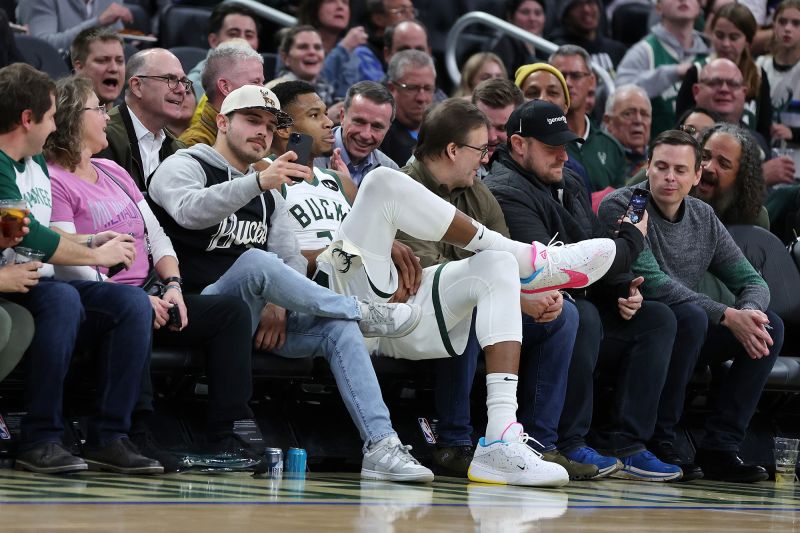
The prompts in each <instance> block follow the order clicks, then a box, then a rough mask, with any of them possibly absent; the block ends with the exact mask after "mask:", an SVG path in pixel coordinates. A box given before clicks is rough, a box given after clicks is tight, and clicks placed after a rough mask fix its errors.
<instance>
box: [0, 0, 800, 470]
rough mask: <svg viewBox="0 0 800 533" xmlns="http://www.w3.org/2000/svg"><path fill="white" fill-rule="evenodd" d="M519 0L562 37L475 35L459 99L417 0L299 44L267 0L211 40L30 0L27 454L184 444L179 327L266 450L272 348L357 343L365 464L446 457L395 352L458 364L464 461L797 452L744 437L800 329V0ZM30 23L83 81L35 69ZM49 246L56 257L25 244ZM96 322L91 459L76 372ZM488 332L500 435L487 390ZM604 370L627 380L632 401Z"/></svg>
mask: <svg viewBox="0 0 800 533" xmlns="http://www.w3.org/2000/svg"><path fill="white" fill-rule="evenodd" d="M497 1H498V2H501V0H497ZM501 3H502V4H503V6H502V9H501V10H498V11H502V12H503V13H504V16H505V19H506V21H508V22H510V23H512V24H514V25H516V26H518V27H520V28H522V29H524V30H526V31H528V32H530V33H531V34H533V35H536V36H538V37H544V38H547V39H548V40H550V41H552V42H554V43H556V44H557V45H558V47H557V49H556V50H555V52H553V53H550V54H547V53H543V52H542V50H541V49H540V48H541V47H539V48H537V47H536V46H533V45H530V44H529V43H526V42H523V41H521V40H519V39H515V38H513V37H511V36H509V35H504V34H502V33H501V34H498V35H496V36H495V37H494V38H491V39H488V40H486V41H484V45H485V46H484V49H481V50H479V51H478V52H477V53H475V54H474V55H472V56H471V57H465V58H463V60H462V65H461V68H462V70H461V80H460V83H458V84H457V86H456V87H455V88H454V89H453V91H452V96H451V97H448V96H447V94H446V92H445V89H447V84H446V83H445V82H444V80H443V79H442V72H441V69H439V68H437V67H438V66H439V65H440V64H441V62H440V59H441V58H438V57H436V56H435V55H434V54H433V52H432V49H431V46H430V42H432V39H431V37H432V34H431V33H430V30H429V28H427V27H426V25H425V24H424V22H423V21H421V20H420V19H419V15H420V14H419V13H418V12H417V10H416V9H415V7H414V5H413V3H412V1H411V0H366V2H362V3H361V4H363V5H361V4H359V7H360V8H361V9H358V10H355V9H354V8H355V5H351V4H350V2H349V1H348V0H303V1H302V2H301V3H300V5H299V7H298V8H297V9H296V11H295V12H293V13H292V14H294V15H296V16H297V20H298V23H297V25H296V26H294V27H289V28H284V29H282V30H280V31H279V32H276V34H275V35H270V36H269V37H270V38H271V39H273V41H274V42H273V43H265V42H264V41H265V39H264V38H263V29H264V25H265V21H264V20H262V19H261V18H260V17H259V16H258V14H257V13H255V12H253V11H251V10H250V9H248V8H246V7H243V6H240V5H237V4H235V3H225V4H219V5H217V6H216V7H215V8H214V9H213V11H209V19H208V27H207V28H205V38H206V39H207V43H208V48H209V49H208V51H207V53H206V55H205V57H202V56H201V58H198V59H200V60H199V62H198V60H197V59H195V60H194V61H192V64H185V63H184V64H182V58H183V56H181V55H180V52H179V51H178V50H168V49H165V48H161V47H158V46H149V45H148V44H147V43H138V46H140V48H141V49H139V50H132V51H130V53H129V50H128V47H129V46H130V45H129V44H126V41H125V40H123V37H122V36H121V34H120V33H118V31H119V30H120V29H122V28H123V27H126V26H130V25H131V24H132V23H133V21H134V16H133V13H132V12H131V10H130V9H129V8H128V7H126V6H125V5H124V4H123V3H117V2H112V1H111V0H93V1H91V2H82V1H81V0H69V1H64V2H56V1H55V0H26V1H22V2H20V4H19V7H18V9H17V11H16V13H9V14H6V13H5V12H3V11H1V10H0V27H2V31H3V33H2V34H0V40H2V42H3V43H7V46H6V44H4V45H3V47H2V53H0V67H3V68H1V69H0V200H6V199H8V200H19V199H23V200H25V201H26V202H27V211H26V216H25V218H24V223H23V224H22V225H21V226H20V227H19V229H15V230H13V231H12V230H10V229H9V230H6V229H4V230H3V231H4V232H5V233H3V235H2V236H0V247H2V249H3V255H2V262H3V264H2V265H1V266H0V293H1V294H2V296H3V298H2V299H0V379H3V378H5V377H6V376H7V375H8V374H9V373H11V372H12V371H14V368H15V367H16V368H17V372H19V373H20V374H21V375H22V377H23V381H24V383H25V385H24V386H25V404H26V405H25V411H26V415H25V416H24V417H23V419H22V424H21V435H20V447H19V452H18V454H17V457H16V464H17V466H18V467H19V468H22V469H27V470H31V471H34V472H40V473H64V472H73V471H78V470H85V469H87V468H98V469H105V470H111V471H115V472H120V473H126V474H156V473H161V472H163V471H175V470H178V469H180V468H181V466H180V464H179V463H178V462H177V461H176V460H175V457H174V456H173V455H171V454H170V453H168V452H166V451H164V450H163V449H161V448H160V447H159V446H158V443H157V440H154V439H153V435H152V428H151V424H150V420H151V418H152V413H153V411H154V409H155V408H156V406H155V405H154V401H153V398H154V391H153V385H152V383H151V379H150V366H149V359H150V352H151V349H152V347H153V346H155V347H156V348H160V347H186V348H190V349H194V350H198V351H200V352H202V353H203V354H204V363H205V374H206V376H207V377H208V384H209V394H208V414H207V421H208V422H207V424H208V426H207V441H208V445H209V447H210V448H211V449H212V450H213V451H215V452H234V453H239V454H242V455H244V456H246V457H248V458H251V459H253V460H254V461H255V462H257V461H258V454H257V453H256V451H255V450H253V449H251V447H250V446H251V445H250V444H249V443H247V442H245V441H243V440H242V439H241V438H240V437H239V436H238V435H237V434H236V432H235V431H234V426H235V422H236V421H237V420H241V419H247V418H252V417H253V412H252V410H251V408H250V406H249V405H248V402H249V400H250V397H251V395H252V383H251V382H252V369H251V357H252V352H253V350H256V351H265V352H271V353H273V354H276V355H279V356H282V357H288V358H299V357H323V358H325V359H326V360H327V361H328V363H329V364H330V368H331V372H332V374H333V377H334V379H335V382H336V385H337V387H338V389H339V391H340V394H341V396H342V399H343V401H344V404H345V406H346V407H347V409H348V412H349V413H350V415H351V418H352V420H353V423H354V425H355V426H356V428H357V429H358V431H359V434H360V437H361V440H362V442H363V449H362V451H363V454H364V457H363V463H362V471H361V474H362V477H365V478H369V479H387V480H393V481H416V482H426V481H430V480H431V479H433V472H432V471H431V470H430V469H429V468H427V467H426V466H423V465H422V464H420V463H419V462H418V461H417V460H416V459H415V458H414V457H413V456H412V455H411V453H410V447H408V446H406V445H404V444H403V443H402V442H401V441H400V439H399V437H398V435H397V433H396V432H395V430H394V429H393V426H392V423H391V420H390V413H389V408H388V407H387V406H386V404H385V403H384V402H383V399H382V396H381V391H380V387H379V386H378V381H377V379H376V376H375V372H374V370H373V368H372V363H371V360H370V356H373V357H374V356H383V357H395V358H400V359H410V360H417V359H436V360H437V361H436V364H435V366H434V369H435V377H436V382H435V394H434V398H435V402H434V405H432V406H431V409H433V410H435V412H436V416H437V419H438V421H439V423H438V426H437V437H438V442H437V448H436V451H435V453H434V454H433V462H434V463H435V465H428V466H435V467H436V469H437V470H438V471H439V472H443V473H446V474H449V475H455V476H460V477H469V478H470V479H472V480H473V481H484V482H502V483H509V484H520V485H538V486H558V485H562V484H564V483H566V482H567V481H568V480H589V479H597V478H603V477H615V478H620V479H634V480H642V481H661V482H664V481H679V480H683V481H689V480H692V479H697V478H700V477H703V476H705V477H707V478H711V479H718V480H724V481H734V482H754V481H759V480H763V479H766V477H767V475H768V474H767V471H766V470H765V469H764V468H763V467H762V466H758V465H752V464H748V463H746V462H744V461H742V460H741V459H740V457H739V449H740V446H741V444H742V442H743V440H744V438H745V434H746V432H747V429H748V425H749V423H750V420H751V418H752V417H753V415H754V413H755V412H756V409H757V406H758V402H759V399H760V398H761V394H762V391H763V389H764V386H765V384H766V382H767V378H768V377H769V375H770V372H771V370H772V367H773V365H774V364H775V361H776V359H777V357H778V356H779V355H780V354H781V350H782V348H783V346H784V332H785V331H787V332H788V331H789V326H791V325H794V324H798V325H800V304H797V303H796V300H797V296H798V294H800V272H799V271H798V268H797V267H796V266H795V265H794V263H793V261H792V258H791V256H790V254H789V252H787V250H786V248H785V245H786V244H787V243H788V242H789V241H791V239H792V235H793V232H794V230H797V229H798V228H799V227H800V184H798V182H797V180H798V179H800V170H799V169H798V168H797V164H798V157H797V155H798V154H800V97H799V96H798V95H797V94H796V93H797V91H798V87H800V0H783V1H781V2H773V1H769V2H768V1H766V0H765V1H762V2H757V1H751V2H733V3H732V2H723V1H720V0H717V1H713V0H711V1H708V2H706V1H701V0H655V1H654V2H653V5H652V12H651V17H650V24H651V25H650V27H649V30H648V31H647V32H646V34H644V35H643V37H642V39H641V40H639V41H638V42H637V43H635V44H633V46H630V47H627V46H626V45H624V44H622V43H621V42H619V41H617V40H615V39H614V38H612V35H611V33H610V32H609V30H608V28H609V27H610V24H609V19H610V18H611V16H612V15H613V12H614V9H613V8H615V7H616V6H614V2H601V0H575V1H564V2H551V1H546V0H522V1H520V0H505V1H502V2H501ZM160 4H161V3H159V5H160ZM160 7H162V9H163V8H164V7H165V6H160ZM167 7H168V6H167ZM356 11H358V15H363V17H362V18H361V19H358V20H357V19H355V18H354V17H353V14H354V13H356ZM164 12H165V11H161V13H164ZM157 14H158V13H156V15H157ZM9 15H10V17H9ZM9 18H15V19H16V20H17V22H18V23H19V24H21V25H23V26H22V28H23V29H24V30H25V31H27V32H28V33H29V34H30V35H32V36H34V37H39V38H41V39H43V40H44V41H46V42H47V43H49V44H50V45H51V46H52V47H53V49H54V53H56V54H61V55H63V57H64V58H68V59H67V61H68V62H69V65H71V68H72V70H73V74H72V75H70V76H67V77H64V78H61V79H59V80H53V79H51V78H50V77H49V76H48V75H47V74H44V73H42V72H40V71H37V70H36V69H34V68H33V67H31V66H29V65H25V64H24V63H22V62H21V60H22V59H23V57H24V54H21V53H20V50H18V49H17V48H16V47H15V46H14V38H13V35H11V33H10V32H11V30H10V26H8V19H9ZM152 27H153V28H155V27H156V26H152ZM185 31H187V32H200V31H202V30H200V29H198V28H186V29H185ZM270 46H274V48H272V50H275V63H271V62H266V63H265V56H264V55H262V53H261V51H265V50H266V49H268V48H269V47H270ZM60 57H61V56H60ZM195 63H196V64H195ZM6 65H8V66H6ZM273 67H274V68H273ZM598 69H602V70H605V71H606V72H608V74H609V76H610V79H612V80H613V81H614V84H615V85H614V86H613V87H609V86H606V85H604V83H603V82H602V81H601V80H602V78H601V77H600V76H598V74H597V72H598ZM303 147H304V148H305V149H306V152H307V153H305V154H302V152H303V150H301V148H303ZM300 155H305V156H306V157H307V158H308V159H307V160H306V161H298V156H300ZM641 190H644V191H646V194H647V195H648V196H649V203H648V205H647V208H646V210H645V211H644V214H643V215H641V218H639V219H632V218H631V216H630V215H631V212H630V211H629V210H628V204H629V202H630V201H631V197H632V195H634V194H640V192H636V191H641ZM5 227H6V226H5V225H4V228H5ZM531 242H532V243H533V244H532V245H531V244H529V243H531ZM523 243H525V244H523ZM19 247H27V248H34V249H37V250H40V251H41V252H42V253H43V260H42V261H41V262H40V261H37V260H34V261H31V262H27V263H19V264H15V251H14V249H15V248H19ZM17 253H21V252H20V251H19V250H17ZM179 259H180V263H179ZM518 280H519V283H518ZM595 282H596V283H595ZM88 348H91V349H92V352H93V354H94V357H95V363H94V364H95V366H96V368H98V369H99V371H98V380H97V400H96V404H95V412H94V413H93V415H92V417H91V418H90V419H89V422H88V434H87V439H86V444H85V446H83V447H82V450H81V451H82V453H81V456H80V457H79V456H76V455H73V454H72V453H70V451H69V450H68V449H67V448H65V447H64V444H63V442H62V436H63V433H64V415H63V407H62V401H63V400H62V398H63V394H64V380H65V376H66V374H67V371H68V370H69V369H70V363H71V359H72V356H73V353H76V352H81V351H85V350H86V349H88ZM480 358H484V359H485V368H486V376H485V378H486V390H487V402H486V403H487V414H488V424H487V427H486V428H485V431H484V428H474V427H473V426H472V421H471V415H470V392H471V389H472V385H473V381H474V378H475V374H476V372H477V369H478V368H479V365H478V361H479V360H480ZM725 361H731V364H730V366H729V367H728V368H727V369H726V368H725V367H723V366H722V363H723V362H725ZM707 366H710V367H711V368H712V374H714V376H715V380H716V382H717V387H716V391H715V394H714V395H713V397H712V398H711V399H709V405H708V407H709V415H708V417H707V418H706V421H705V428H704V429H705V431H704V433H703V435H702V438H700V439H698V440H697V441H696V442H694V443H693V444H694V448H695V449H693V450H692V453H690V454H689V453H686V449H685V448H683V447H681V446H679V445H678V444H679V443H678V441H679V439H678V433H679V428H680V422H681V417H682V414H683V412H684V408H685V403H686V395H687V389H688V387H689V383H690V381H691V379H692V376H693V375H694V373H695V371H696V370H697V369H698V368H705V367H707ZM721 369H722V370H721ZM598 375H600V376H605V377H607V378H608V377H609V376H610V378H608V379H606V380H605V383H606V384H609V385H610V386H611V387H612V388H613V390H614V393H613V398H612V401H611V406H610V409H609V413H604V415H603V417H602V419H603V423H602V425H600V424H596V423H595V420H596V419H597V418H598V417H597V416H595V415H597V414H599V413H596V412H595V411H596V410H598V409H599V405H596V402H595V398H596V394H595V392H594V391H595V385H596V380H597V376H598ZM518 381H519V388H518V385H517V382H518ZM525 430H527V433H526V432H525ZM476 437H480V438H479V439H476ZM515 463H516V465H515ZM509 464H510V465H511V467H509V466H508V465H509ZM519 465H522V466H519ZM517 467H518V468H519V469H520V470H521V471H515V470H509V468H515V469H516V468H517Z"/></svg>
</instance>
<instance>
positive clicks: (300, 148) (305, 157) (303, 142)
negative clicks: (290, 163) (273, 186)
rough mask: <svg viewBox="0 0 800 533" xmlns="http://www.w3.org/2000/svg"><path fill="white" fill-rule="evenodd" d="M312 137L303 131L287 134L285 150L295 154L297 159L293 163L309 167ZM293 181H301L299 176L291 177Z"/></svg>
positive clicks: (310, 163)
mask: <svg viewBox="0 0 800 533" xmlns="http://www.w3.org/2000/svg"><path fill="white" fill-rule="evenodd" d="M313 142H314V139H313V138H312V137H311V136H310V135H306V134H305V133H291V134H290V135H289V142H288V144H287V145H286V151H287V152H288V151H292V152H294V153H296V154H297V159H295V160H294V163H297V164H298V165H305V166H307V167H308V168H311V165H312V161H311V145H312V144H313ZM292 179H293V180H294V181H298V182H299V181H303V180H302V179H300V178H292Z"/></svg>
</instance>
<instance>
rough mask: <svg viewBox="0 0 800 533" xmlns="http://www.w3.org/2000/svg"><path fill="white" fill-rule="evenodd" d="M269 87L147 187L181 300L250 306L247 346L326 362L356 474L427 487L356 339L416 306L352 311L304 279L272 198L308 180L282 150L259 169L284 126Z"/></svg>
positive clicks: (226, 114)
mask: <svg viewBox="0 0 800 533" xmlns="http://www.w3.org/2000/svg"><path fill="white" fill-rule="evenodd" d="M288 121H289V117H288V116H287V115H286V113H284V112H283V111H281V103H280V101H279V100H278V98H277V97H276V96H275V94H274V93H273V92H272V91H270V90H269V89H267V88H265V87H262V86H258V85H244V86H242V87H240V88H238V89H236V90H234V91H233V92H231V93H230V94H229V95H228V96H227V97H226V98H225V100H224V101H223V102H222V106H221V108H220V113H219V114H218V115H217V116H216V125H217V128H218V132H217V139H216V142H215V143H214V146H208V145H205V144H202V143H201V144H197V145H195V146H193V147H191V148H189V149H186V150H179V151H178V152H177V153H176V154H175V155H173V156H171V157H169V158H167V159H166V160H165V161H164V162H163V163H162V164H161V166H159V168H158V170H156V173H155V175H154V176H153V180H152V181H151V183H150V198H151V199H152V201H153V202H154V205H153V212H154V213H155V214H156V216H157V217H158V218H159V221H160V222H161V224H162V226H163V227H164V230H165V231H166V232H167V234H168V235H169V237H170V239H171V240H172V243H173V247H174V248H175V251H176V252H177V253H178V255H179V256H180V257H181V258H183V261H182V263H181V273H182V275H183V286H184V290H185V291H197V292H201V293H202V294H233V295H236V296H240V297H241V298H242V299H244V300H245V302H246V303H247V304H248V306H249V307H250V311H251V319H252V331H253V334H254V339H253V341H254V346H255V348H256V349H258V350H268V351H270V352H272V353H275V354H276V355H279V356H282V357H290V358H293V357H311V356H321V357H325V359H326V360H328V362H329V363H330V368H331V372H332V373H333V376H334V378H335V380H336V383H337V386H338V387H339V391H340V393H341V395H342V399H343V401H344V403H345V406H346V407H347V409H348V412H349V413H350V415H351V417H352V419H353V422H354V423H355V425H356V426H357V428H358V430H359V433H360V435H361V438H362V441H363V443H364V446H363V451H364V464H365V468H364V470H362V476H363V477H365V478H368V479H379V480H387V481H414V482H427V481H431V480H432V479H433V473H432V472H431V471H430V470H428V469H427V468H425V467H424V466H422V465H420V464H419V463H418V462H417V460H416V459H414V457H413V456H412V455H411V454H410V453H409V451H408V449H409V448H408V447H407V446H404V445H403V444H402V443H401V442H400V440H399V439H398V437H397V433H396V432H395V431H394V429H393V427H392V424H391V420H390V418H389V411H388V409H387V408H386V405H385V404H384V403H383V398H382V396H381V391H380V387H379V386H378V381H377V378H376V377H375V372H374V370H373V368H372V364H371V362H370V360H369V354H368V353H367V350H366V347H365V346H364V336H376V335H389V336H397V337H402V336H404V335H407V334H408V333H410V332H411V331H412V330H413V329H414V328H415V327H416V325H417V324H418V323H419V319H420V309H419V307H418V306H413V305H408V304H386V303H377V302H362V301H360V300H358V299H356V298H353V297H348V296H344V295H340V294H336V293H334V292H332V291H330V290H328V289H326V288H324V287H322V286H320V285H318V284H316V283H314V282H313V281H311V280H310V279H308V278H307V277H306V276H305V273H306V259H305V258H304V257H303V256H302V255H301V254H300V249H299V247H298V244H297V239H296V238H295V236H294V234H293V233H292V230H291V228H290V227H289V225H288V221H289V216H288V213H287V204H286V201H285V200H284V199H283V197H282V196H281V194H280V193H279V192H278V191H279V190H280V189H281V187H282V186H284V185H288V184H291V183H294V182H295V180H301V181H302V180H305V179H310V175H309V174H310V171H309V168H308V167H306V166H303V165H299V164H297V163H295V162H294V160H295V159H296V154H295V153H293V152H287V153H285V154H283V155H281V156H280V157H277V158H275V160H274V161H273V162H272V164H270V165H269V166H268V167H267V168H266V169H265V170H262V171H256V170H255V169H254V168H253V164H254V163H256V162H260V161H261V160H262V159H263V158H264V156H265V155H267V153H268V149H269V147H270V145H271V144H272V137H273V134H274V132H275V129H276V127H277V126H278V125H279V124H288V123H289V122H288Z"/></svg>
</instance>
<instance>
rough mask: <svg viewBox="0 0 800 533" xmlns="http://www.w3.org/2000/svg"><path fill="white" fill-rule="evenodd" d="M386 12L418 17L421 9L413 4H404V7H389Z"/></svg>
mask: <svg viewBox="0 0 800 533" xmlns="http://www.w3.org/2000/svg"><path fill="white" fill-rule="evenodd" d="M386 13H388V14H389V15H392V16H395V15H405V16H407V17H413V18H417V15H419V11H417V8H415V7H411V6H403V7H395V8H392V9H387V10H386Z"/></svg>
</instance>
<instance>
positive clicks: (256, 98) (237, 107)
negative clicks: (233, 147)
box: [219, 85, 292, 128]
mask: <svg viewBox="0 0 800 533" xmlns="http://www.w3.org/2000/svg"><path fill="white" fill-rule="evenodd" d="M242 109H264V110H266V111H269V112H270V113H272V114H273V115H275V118H276V119H277V120H278V128H287V127H289V126H291V125H292V117H291V116H289V114H288V113H285V112H283V111H281V103H280V102H279V101H278V97H277V96H275V93H274V92H272V91H270V90H269V89H267V88H266V87H262V86H261V85H242V86H241V87H239V88H238V89H235V90H233V91H231V93H230V94H229V95H228V96H226V97H225V100H224V101H223V102H222V108H220V110H219V112H220V113H221V114H223V115H227V114H228V113H233V112H234V111H241V110H242Z"/></svg>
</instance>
